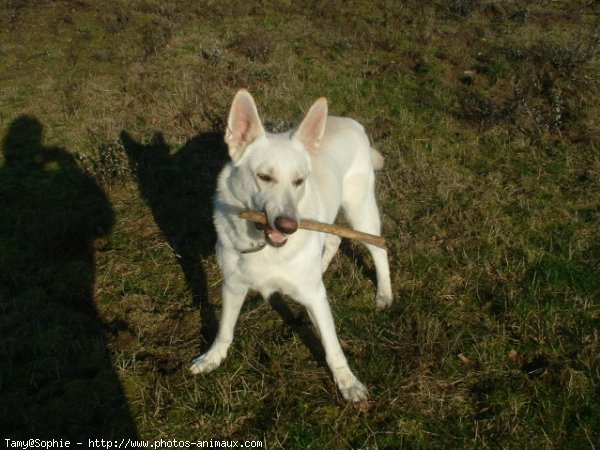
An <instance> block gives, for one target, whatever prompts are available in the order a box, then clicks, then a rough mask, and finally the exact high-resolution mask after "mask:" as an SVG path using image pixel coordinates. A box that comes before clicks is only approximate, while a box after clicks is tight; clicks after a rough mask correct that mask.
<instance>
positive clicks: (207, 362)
mask: <svg viewBox="0 0 600 450" xmlns="http://www.w3.org/2000/svg"><path fill="white" fill-rule="evenodd" d="M222 360H223V358H222V357H221V356H220V355H219V354H218V353H217V352H211V351H209V352H207V353H205V354H204V355H200V356H199V357H198V358H196V359H195V360H194V361H193V362H192V365H191V366H190V372H192V373H193V374H194V375H198V374H201V373H205V374H206V373H210V372H212V371H213V370H215V369H216V368H217V367H219V365H220V364H221V361H222Z"/></svg>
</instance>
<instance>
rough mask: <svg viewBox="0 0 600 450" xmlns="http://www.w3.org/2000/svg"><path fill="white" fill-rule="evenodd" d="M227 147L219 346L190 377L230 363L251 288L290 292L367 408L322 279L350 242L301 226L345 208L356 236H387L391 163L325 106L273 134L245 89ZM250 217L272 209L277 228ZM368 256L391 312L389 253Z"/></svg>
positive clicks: (220, 193) (349, 392)
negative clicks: (385, 183)
mask: <svg viewBox="0 0 600 450" xmlns="http://www.w3.org/2000/svg"><path fill="white" fill-rule="evenodd" d="M225 141H226V143H227V145H228V147H229V155H230V157H231V162H229V163H228V164H227V165H226V166H225V168H224V169H223V171H222V172H221V174H220V176H219V180H218V185H217V192H216V195H215V211H214V221H215V227H216V230H217V236H218V239H217V246H216V249H217V259H218V262H219V266H220V267H221V270H222V272H223V285H222V296H223V308H222V312H221V319H220V323H219V331H218V333H217V337H216V339H215V341H214V343H213V344H212V346H211V347H210V349H209V350H208V351H207V352H206V353H205V354H203V355H201V356H199V357H198V358H197V359H195V360H194V362H193V364H192V366H191V367H190V370H191V371H192V372H193V373H195V374H199V373H208V372H210V371H212V370H214V369H216V368H217V367H218V366H219V364H221V361H223V359H224V358H225V356H226V354H227V350H228V348H229V346H230V344H231V342H232V340H233V331H234V327H235V324H236V321H237V318H238V315H239V313H240V309H241V307H242V304H243V302H244V298H245V297H246V294H247V293H248V290H249V289H254V290H257V291H259V292H260V293H261V294H262V295H263V296H264V297H265V298H268V297H269V296H270V295H271V294H273V293H274V292H280V293H282V294H285V295H288V296H290V297H291V298H293V299H294V300H295V301H297V302H298V303H300V304H301V305H304V306H305V307H306V309H307V311H308V315H309V317H310V319H311V321H312V323H313V324H314V326H315V327H316V329H317V332H318V334H319V336H320V338H321V342H322V344H323V347H324V349H325V354H326V359H327V364H328V365H329V368H330V369H331V372H332V373H333V377H334V379H335V382H336V384H337V386H338V388H339V389H340V392H341V393H342V395H343V397H344V398H345V399H346V400H348V401H352V402H365V401H366V400H367V399H368V394H367V389H366V387H365V386H364V385H363V383H361V382H360V381H359V380H358V378H356V376H355V375H354V374H353V373H352V371H351V370H350V367H348V363H347V361H346V357H345V356H344V353H343V351H342V348H341V347H340V343H339V341H338V338H337V335H336V332H335V326H334V321H333V316H332V314H331V309H330V307H329V302H328V299H327V293H326V292H325V286H324V285H323V278H322V273H323V272H324V271H325V270H326V269H327V266H328V265H329V262H330V261H331V259H332V258H333V256H334V254H335V253H336V251H337V249H338V246H339V244H340V238H339V237H337V236H334V235H326V234H324V233H320V232H316V231H307V230H303V229H298V223H299V221H300V219H312V220H317V221H321V222H326V223H333V222H334V220H335V218H336V216H337V214H338V210H339V209H340V206H341V207H342V208H343V210H344V212H345V215H346V217H347V219H348V220H349V222H350V224H351V225H352V227H353V228H354V229H356V230H359V231H363V232H366V233H371V234H375V235H379V234H380V232H381V230H380V226H381V225H380V219H379V212H378V210H377V204H376V202H375V193H374V181H375V175H374V170H375V169H379V168H381V167H382V166H383V157H382V156H381V155H380V154H379V153H378V152H377V151H376V150H374V149H372V148H371V145H370V143H369V139H368V137H367V135H366V134H365V131H364V129H363V127H362V126H361V125H360V124H359V123H357V122H355V121H354V120H352V119H348V118H340V117H328V116H327V101H326V99H325V98H320V99H318V100H317V101H316V102H315V103H314V104H313V105H312V107H311V108H310V110H309V111H308V113H307V114H306V117H305V118H304V120H303V121H302V123H301V124H300V125H299V126H298V127H297V128H295V129H293V130H290V131H288V132H285V133H280V134H271V133H268V132H266V131H265V130H264V128H263V126H262V123H261V120H260V118H259V116H258V111H257V109H256V104H255V103H254V99H253V98H252V96H251V95H250V93H249V92H248V91H246V90H243V89H242V90H240V91H239V92H238V93H237V94H236V96H235V98H234V99H233V103H232V105H231V110H230V112H229V118H228V122H227V130H226V133H225ZM244 209H254V210H258V211H264V212H265V213H266V215H267V219H268V224H267V225H264V226H262V227H261V226H256V225H255V224H254V223H251V222H249V221H246V220H244V219H240V218H238V216H237V214H238V213H239V212H240V211H242V210H244ZM367 248H368V249H369V251H370V253H371V255H372V257H373V260H374V263H375V268H376V272H377V298H376V304H377V306H378V307H379V308H384V307H387V306H389V305H390V304H391V302H392V287H391V282H390V273H389V266H388V257H387V252H386V251H385V250H384V249H381V248H379V247H375V246H372V245H367Z"/></svg>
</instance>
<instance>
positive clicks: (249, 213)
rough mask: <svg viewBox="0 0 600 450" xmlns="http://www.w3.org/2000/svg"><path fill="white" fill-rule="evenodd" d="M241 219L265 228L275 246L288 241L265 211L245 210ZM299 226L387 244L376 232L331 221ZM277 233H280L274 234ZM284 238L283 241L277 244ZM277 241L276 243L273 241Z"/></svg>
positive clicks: (310, 222) (307, 223)
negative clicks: (345, 226)
mask: <svg viewBox="0 0 600 450" xmlns="http://www.w3.org/2000/svg"><path fill="white" fill-rule="evenodd" d="M238 216H239V217H240V218H241V219H245V220H249V221H250V222H254V223H255V224H256V228H258V229H259V230H263V231H264V232H265V238H266V239H267V242H268V243H269V244H270V245H273V246H274V247H281V246H282V245H284V244H285V243H286V242H287V236H285V235H284V234H283V233H281V232H279V231H275V230H273V229H272V228H271V227H269V225H268V222H267V216H266V214H265V213H262V212H259V211H253V210H249V209H247V210H244V211H242V212H240V213H239V215H238ZM298 228H302V229H305V230H312V231H321V232H323V233H329V234H335V235H337V236H341V237H346V238H350V239H356V240H359V241H361V242H364V243H366V244H371V245H375V246H377V247H381V248H383V249H385V248H386V246H385V239H384V238H383V237H381V236H376V235H374V234H369V233H363V232H361V231H356V230H351V229H349V228H344V227H340V226H338V225H331V224H329V223H323V222H317V221H314V220H301V221H300V223H299V224H298ZM275 233H277V234H278V235H275V236H274V234H275ZM274 238H275V239H274ZM281 238H283V241H282V242H281V243H279V245H278V244H277V241H279V240H280V239H281ZM273 242H275V243H273Z"/></svg>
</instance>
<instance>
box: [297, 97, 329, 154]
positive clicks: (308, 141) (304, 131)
mask: <svg viewBox="0 0 600 450" xmlns="http://www.w3.org/2000/svg"><path fill="white" fill-rule="evenodd" d="M326 124H327V99H326V98H325V97H321V98H320V99H318V100H317V101H316V102H315V103H313V105H312V106H311V107H310V109H309V110H308V112H307V113H306V116H305V117H304V120H303V121H302V123H301V124H300V126H299V127H298V129H297V130H296V132H295V133H294V138H296V139H298V140H299V141H300V142H302V144H304V147H306V149H307V150H308V151H309V152H310V154H311V155H312V156H316V155H317V153H319V145H320V144H321V139H322V138H323V134H324V133H325V125H326Z"/></svg>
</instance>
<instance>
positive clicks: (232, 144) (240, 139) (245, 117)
mask: <svg viewBox="0 0 600 450" xmlns="http://www.w3.org/2000/svg"><path fill="white" fill-rule="evenodd" d="M264 134H265V131H264V129H263V126H262V123H261V121H260V117H259V116H258V110H257V109H256V103H254V99H253V98H252V95H250V92H248V91H247V90H246V89H240V90H239V91H238V93H237V94H236V95H235V97H234V99H233V102H232V103H231V109H230V110H229V117H228V119H227V129H226V130H225V142H226V143H227V146H228V147H229V156H230V157H231V159H232V160H233V162H234V163H235V162H237V161H239V160H240V158H241V157H242V155H243V154H244V151H245V150H246V147H247V146H248V145H249V144H251V143H252V142H253V141H255V140H256V139H258V138H259V137H261V136H263V135H264Z"/></svg>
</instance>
